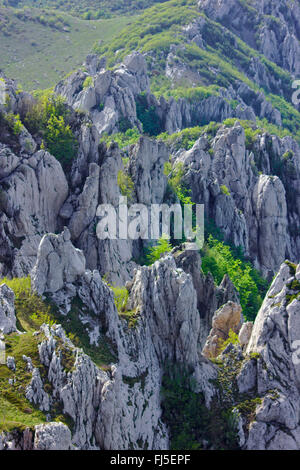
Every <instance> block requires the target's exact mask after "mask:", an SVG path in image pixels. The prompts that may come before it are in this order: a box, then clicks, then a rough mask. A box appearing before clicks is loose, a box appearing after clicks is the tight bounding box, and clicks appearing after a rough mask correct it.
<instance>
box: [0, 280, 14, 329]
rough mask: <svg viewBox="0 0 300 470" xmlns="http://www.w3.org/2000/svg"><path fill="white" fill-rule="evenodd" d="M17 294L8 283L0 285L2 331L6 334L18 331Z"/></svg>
mask: <svg viewBox="0 0 300 470" xmlns="http://www.w3.org/2000/svg"><path fill="white" fill-rule="evenodd" d="M14 303H15V294H14V293H13V291H12V290H11V289H10V288H9V287H7V285H6V284H2V285H1V286H0V331H2V332H3V333H4V334H6V335H7V334H9V333H12V332H13V331H16V329H17V328H16V315H15V308H14Z"/></svg>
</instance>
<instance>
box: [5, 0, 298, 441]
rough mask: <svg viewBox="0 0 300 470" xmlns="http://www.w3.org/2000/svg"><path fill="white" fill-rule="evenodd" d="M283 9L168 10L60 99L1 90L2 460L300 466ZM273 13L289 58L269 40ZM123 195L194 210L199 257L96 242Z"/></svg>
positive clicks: (132, 242)
mask: <svg viewBox="0 0 300 470" xmlns="http://www.w3.org/2000/svg"><path fill="white" fill-rule="evenodd" d="M126 4H128V5H129V6H130V5H132V2H128V3H127V2H126ZM211 4H213V6H214V9H211ZM282 4H283V2H282V1H281V0H277V1H275V2H274V1H272V2H270V1H268V0H265V1H263V2H261V3H258V2H256V1H254V0H252V1H248V0H247V1H246V0H243V1H242V0H230V1H228V2H223V1H218V2H211V3H210V2H207V1H204V0H203V1H199V2H196V1H194V0H170V1H168V2H162V3H159V4H157V5H155V6H152V7H151V8H149V9H147V10H146V11H145V12H143V13H141V15H140V16H139V17H138V18H132V20H133V22H132V23H131V24H130V25H129V26H127V27H125V28H124V29H123V30H122V31H119V32H118V33H117V35H116V36H115V37H114V38H112V40H111V41H108V42H107V43H101V44H99V43H97V44H96V45H95V48H94V51H95V54H89V55H88V57H87V58H86V61H85V64H84V65H83V66H82V67H80V68H79V69H78V70H76V71H74V72H72V73H71V74H69V75H68V76H67V77H65V78H64V79H62V80H61V81H60V82H59V83H58V84H57V85H56V87H55V89H54V90H53V91H52V90H46V91H42V92H39V93H35V94H34V96H32V95H31V94H29V93H27V92H24V91H21V90H20V89H19V88H18V87H17V84H16V83H15V82H14V81H13V80H11V79H10V78H8V77H7V76H5V75H4V74H1V75H0V85H1V90H3V91H4V96H3V98H4V99H3V100H2V102H1V104H0V274H1V277H2V281H3V283H4V284H2V285H1V286H0V330H1V331H2V333H0V341H1V342H0V347H3V343H5V344H6V347H7V357H6V361H4V363H3V364H0V392H1V399H0V412H1V414H2V416H4V419H3V420H2V422H1V423H0V449H6V448H13V449H22V450H25V449H26V450H31V449H44V450H47V449H48V450H50V449H53V450H54V449H65V450H67V449H68V450H69V449H89V450H91V449H95V450H112V449H115V450H116V449H121V450H123V449H126V450H146V449H151V450H152V449H155V450H164V449H174V450H177V449H178V450H190V449H211V450H216V449H231V450H233V449H249V450H254V449H260V450H266V449H282V448H284V449H295V450H296V449H297V450H299V448H300V428H299V412H300V411H299V402H300V401H299V397H300V385H299V383H300V382H299V377H300V372H299V358H298V354H299V351H298V343H299V341H298V337H299V331H300V323H299V318H300V303H299V299H300V297H299V295H300V265H299V259H300V231H299V221H300V147H299V137H300V134H299V129H300V128H299V126H300V120H299V116H300V110H299V106H298V107H297V105H294V104H293V103H292V102H291V96H292V91H293V88H292V82H293V79H294V73H295V72H296V70H297V60H298V55H297V54H298V53H297V41H298V39H297V34H298V33H297V28H298V26H297V21H296V19H295V18H297V11H298V10H297V8H298V5H299V2H298V1H297V2H296V1H294V2H286V8H285V10H284V11H283V9H282ZM292 13H295V15H296V16H295V15H294V17H293V18H292V17H291V15H292ZM273 14H274V15H276V16H275V18H277V20H275V23H276V25H278V30H277V29H276V28H275V29H276V34H275V33H274V34H275V36H276V35H277V34H278V38H280V37H281V38H283V40H284V41H283V42H286V43H288V44H290V45H291V46H288V47H286V48H280V47H279V45H278V43H277V42H276V41H277V40H278V38H277V36H276V38H275V37H274V41H273V46H272V42H271V43H270V40H269V41H268V38H269V39H270V38H272V28H273V26H274V20H273V19H272V15H273ZM89 23H90V24H93V23H91V22H89ZM240 23H242V25H243V28H240V27H239V24H240ZM59 24H62V23H61V21H59ZM252 26H253V30H255V31H256V33H257V37H254V38H253V35H251V34H250V33H251V31H252V29H251V28H252ZM63 27H65V26H63ZM62 34H64V33H62ZM258 36H259V37H260V39H261V41H256V39H258ZM94 39H95V40H96V39H97V38H94ZM275 39H276V40H275ZM295 41H296V42H295ZM267 44H268V45H269V46H268V47H266V45H267ZM292 45H293V46H292ZM275 49H277V52H278V54H277V55H276V54H273V52H274V53H275V52H276V51H275ZM287 51H288V54H286V53H287ZM273 60H274V61H273ZM124 196H126V197H127V198H128V199H127V201H128V205H131V204H139V205H140V204H143V205H144V208H146V209H148V210H149V209H150V208H151V206H152V205H153V204H156V205H157V204H167V205H168V206H171V205H173V204H174V203H177V204H178V205H181V206H182V205H184V204H204V206H205V241H204V245H203V247H202V249H201V250H200V251H198V250H191V243H190V242H187V241H186V239H185V237H184V236H183V237H182V239H180V240H176V239H173V237H171V239H170V240H166V238H165V237H164V236H162V237H161V238H160V239H158V240H149V239H131V238H130V237H129V238H128V239H123V238H120V239H119V238H116V239H102V238H101V237H99V232H98V228H99V226H98V224H99V221H100V220H101V217H100V216H99V212H98V206H99V205H101V204H106V205H107V204H109V205H110V206H112V207H113V209H116V210H117V209H118V206H119V201H120V198H121V197H124ZM106 207H107V206H106ZM135 207H136V206H135ZM138 207H139V208H140V206H138ZM192 248H194V245H192ZM287 259H289V261H287ZM270 284H271V286H270ZM269 286H270V288H269ZM0 352H1V350H0ZM2 359H3V355H2ZM2 362H3V361H2Z"/></svg>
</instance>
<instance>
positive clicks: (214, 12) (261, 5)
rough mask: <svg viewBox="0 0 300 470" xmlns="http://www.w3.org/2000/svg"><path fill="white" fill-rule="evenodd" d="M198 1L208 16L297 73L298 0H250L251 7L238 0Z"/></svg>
mask: <svg viewBox="0 0 300 470" xmlns="http://www.w3.org/2000/svg"><path fill="white" fill-rule="evenodd" d="M198 4H199V7H200V8H201V9H204V11H205V13H206V14H207V15H208V16H209V17H210V18H212V19H213V20H215V21H219V22H221V23H222V24H224V25H226V27H227V28H228V27H229V29H230V30H231V31H233V32H234V33H235V34H238V35H239V36H240V37H241V39H243V40H244V41H246V42H247V43H248V44H249V43H250V45H251V46H252V47H254V48H257V49H258V50H259V51H260V52H262V53H263V54H264V55H265V56H266V57H267V58H268V59H269V60H271V61H273V62H275V63H276V64H277V65H279V66H281V67H283V68H285V69H286V70H288V71H289V72H292V73H293V74H295V75H297V74H298V73H299V71H300V61H299V57H300V55H299V52H300V49H299V47H300V46H299V40H300V28H299V25H300V6H299V3H298V2H291V3H289V4H287V3H286V2H284V1H283V0H280V1H276V2H272V1H271V0H263V1H254V2H251V8H252V10H250V9H248V5H247V4H244V5H243V4H242V3H240V2H238V1H237V0H229V1H228V0H221V1H219V0H213V1H210V0H200V1H199V2H198ZM253 9H254V10H253ZM291 18H292V19H293V20H291ZM250 24H251V26H250Z"/></svg>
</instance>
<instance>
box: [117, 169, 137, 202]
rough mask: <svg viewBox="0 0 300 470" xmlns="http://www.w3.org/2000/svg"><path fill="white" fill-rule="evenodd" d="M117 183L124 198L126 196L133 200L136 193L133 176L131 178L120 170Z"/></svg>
mask: <svg viewBox="0 0 300 470" xmlns="http://www.w3.org/2000/svg"><path fill="white" fill-rule="evenodd" d="M117 182H118V186H119V188H120V191H121V194H122V196H125V197H127V198H128V199H129V200H131V199H132V196H133V191H134V183H133V181H132V179H131V176H129V175H128V174H127V173H125V172H124V171H123V170H120V171H119V173H118V177H117Z"/></svg>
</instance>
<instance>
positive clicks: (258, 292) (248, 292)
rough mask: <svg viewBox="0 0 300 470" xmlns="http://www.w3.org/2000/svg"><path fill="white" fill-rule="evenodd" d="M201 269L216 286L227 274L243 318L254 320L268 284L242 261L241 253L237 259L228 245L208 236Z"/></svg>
mask: <svg viewBox="0 0 300 470" xmlns="http://www.w3.org/2000/svg"><path fill="white" fill-rule="evenodd" d="M202 269H203V272H204V273H205V274H207V273H208V272H209V271H210V272H211V273H212V275H213V277H214V279H215V281H216V282H217V284H220V282H221V281H222V279H223V277H224V275H225V274H228V276H229V277H230V279H231V281H232V282H233V284H234V285H235V287H236V288H237V290H238V292H239V295H240V301H241V305H242V308H243V313H244V315H245V317H246V318H247V320H249V321H253V320H254V319H255V317H256V314H257V312H258V310H259V308H260V307H261V304H262V300H263V297H264V295H265V293H266V291H267V287H268V283H267V281H265V280H264V279H263V278H262V277H261V276H260V275H259V273H258V272H257V271H256V270H255V269H254V268H253V267H252V266H251V264H250V263H248V262H246V261H244V260H243V256H242V254H241V253H240V254H239V257H238V256H237V253H235V254H234V252H233V250H232V249H231V248H230V247H229V246H228V245H225V244H224V243H223V242H221V241H219V240H217V239H215V238H213V237H212V236H211V235H209V237H208V240H207V242H206V244H205V246H204V248H203V257H202Z"/></svg>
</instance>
